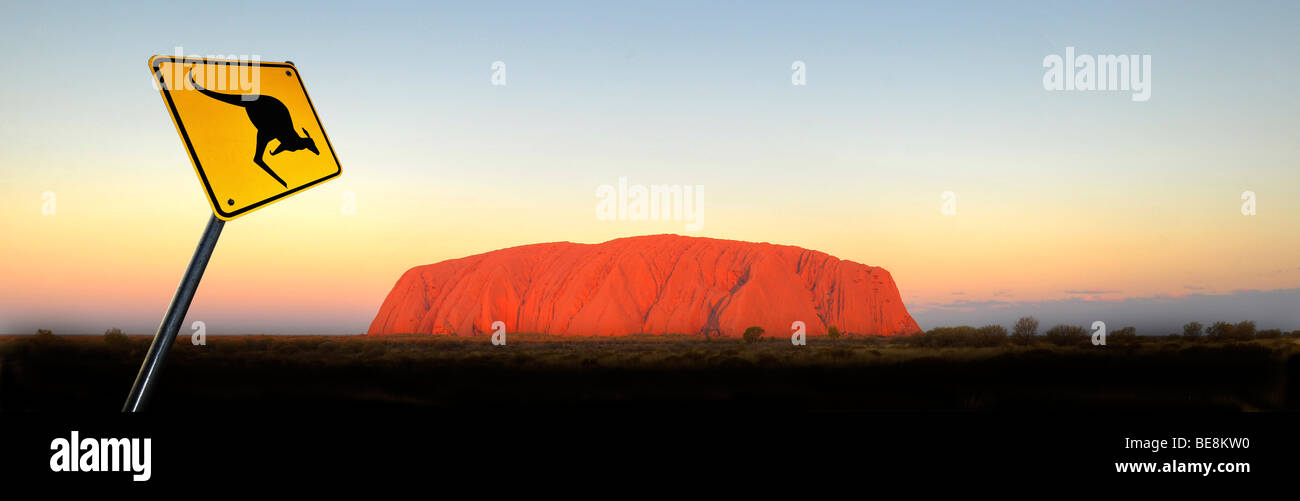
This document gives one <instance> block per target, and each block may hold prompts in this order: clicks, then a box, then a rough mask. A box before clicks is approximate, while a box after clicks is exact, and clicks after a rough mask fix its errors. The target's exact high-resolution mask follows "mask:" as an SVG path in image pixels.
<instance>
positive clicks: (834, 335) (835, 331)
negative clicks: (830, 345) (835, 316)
mask: <svg viewBox="0 0 1300 501" xmlns="http://www.w3.org/2000/svg"><path fill="white" fill-rule="evenodd" d="M841 334H842V333H841V332H840V328H839V327H836V326H834V325H832V326H830V327H827V328H826V337H828V338H830V339H839V338H840V335H841Z"/></svg>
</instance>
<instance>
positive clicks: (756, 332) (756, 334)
mask: <svg viewBox="0 0 1300 501" xmlns="http://www.w3.org/2000/svg"><path fill="white" fill-rule="evenodd" d="M764 332H765V331H764V330H763V328H762V327H759V326H757V325H755V326H753V327H750V328H748V329H745V333H744V334H742V335H741V337H742V338H743V339H744V340H745V344H753V343H756V342H758V338H760V337H763V333H764Z"/></svg>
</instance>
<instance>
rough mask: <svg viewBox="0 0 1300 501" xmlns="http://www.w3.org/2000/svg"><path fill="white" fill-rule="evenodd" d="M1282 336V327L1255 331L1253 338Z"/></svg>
mask: <svg viewBox="0 0 1300 501" xmlns="http://www.w3.org/2000/svg"><path fill="white" fill-rule="evenodd" d="M1280 337H1282V329H1264V330H1262V331H1259V332H1256V333H1255V339H1277V338H1280Z"/></svg>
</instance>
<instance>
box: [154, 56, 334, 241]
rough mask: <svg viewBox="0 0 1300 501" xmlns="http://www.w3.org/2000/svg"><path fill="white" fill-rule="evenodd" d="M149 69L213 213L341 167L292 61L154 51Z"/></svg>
mask: <svg viewBox="0 0 1300 501" xmlns="http://www.w3.org/2000/svg"><path fill="white" fill-rule="evenodd" d="M149 68H150V69H151V70H153V74H154V78H155V79H157V82H158V86H159V91H160V92H161V93H162V96H163V100H164V101H166V103H167V109H168V111H169V112H171V115H172V121H174V122H175V123H176V131H177V132H179V133H180V135H181V141H182V142H184V143H185V147H186V148H187V149H188V150H189V152H190V160H191V161H193V162H194V171H195V173H197V174H198V175H199V180H200V181H201V182H202V183H203V189H204V190H205V191H206V192H207V194H208V202H209V203H211V204H212V212H213V213H214V214H216V216H217V217H218V218H221V219H223V220H227V221H228V220H231V219H234V218H236V217H239V216H242V215H244V214H247V213H249V212H251V211H254V210H257V209H259V208H261V207H265V206H267V205H269V204H271V203H272V202H275V201H277V200H280V199H282V198H285V197H287V196H289V195H292V194H294V193H297V192H299V191H302V190H305V189H307V188H310V187H312V186H315V185H317V184H320V183H322V182H325V181H327V180H329V179H332V178H335V177H338V175H339V174H340V173H341V172H342V168H341V167H340V166H339V161H338V158H337V157H336V156H335V155H334V148H332V147H330V142H329V138H328V137H327V136H326V135H325V129H324V128H323V127H322V126H321V123H320V118H318V117H317V116H316V109H315V108H314V107H312V104H311V99H310V98H308V97H307V88H306V87H305V86H303V83H302V78H301V77H300V76H299V75H298V69H297V68H295V67H294V65H293V63H288V62H285V63H267V62H260V61H232V60H223V59H201V58H177V57H172V56H154V57H152V58H150V59H149Z"/></svg>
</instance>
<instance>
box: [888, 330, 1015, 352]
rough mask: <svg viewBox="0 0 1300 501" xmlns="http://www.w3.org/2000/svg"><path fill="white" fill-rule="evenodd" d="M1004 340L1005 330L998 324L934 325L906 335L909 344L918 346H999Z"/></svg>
mask: <svg viewBox="0 0 1300 501" xmlns="http://www.w3.org/2000/svg"><path fill="white" fill-rule="evenodd" d="M1006 342H1007V330H1006V329H1004V328H1003V327H1002V326H1000V325H986V326H984V327H980V328H978V329H976V328H974V327H971V326H969V325H963V326H960V327H935V328H933V329H930V331H929V332H923V333H919V334H914V335H912V336H908V337H907V344H908V345H909V346H913V347H919V348H948V347H956V346H967V347H981V346H1001V345H1003V344H1006Z"/></svg>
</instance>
